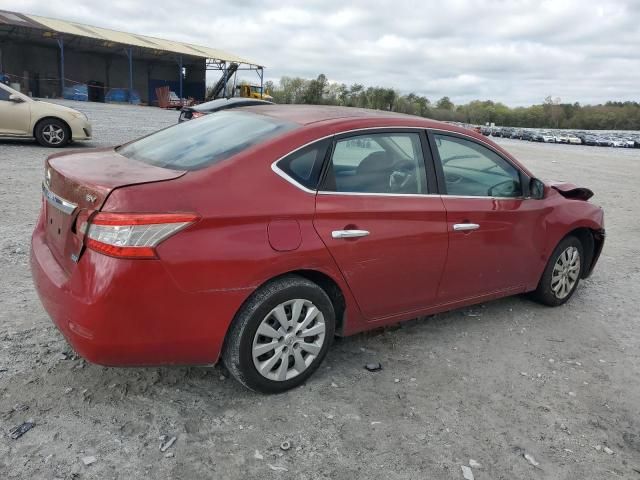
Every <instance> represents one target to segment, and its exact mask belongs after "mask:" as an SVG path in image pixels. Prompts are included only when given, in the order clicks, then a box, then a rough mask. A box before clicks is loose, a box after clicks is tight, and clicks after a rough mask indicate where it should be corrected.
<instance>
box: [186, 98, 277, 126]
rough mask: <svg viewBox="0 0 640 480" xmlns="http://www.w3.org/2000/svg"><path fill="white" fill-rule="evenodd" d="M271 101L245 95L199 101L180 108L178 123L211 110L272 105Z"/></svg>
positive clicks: (211, 111)
mask: <svg viewBox="0 0 640 480" xmlns="http://www.w3.org/2000/svg"><path fill="white" fill-rule="evenodd" d="M272 104H273V102H269V101H267V100H260V99H257V98H245V97H231V98H217V99H215V100H211V101H210V102H205V103H201V104H200V105H194V106H192V107H183V108H182V109H181V110H180V116H179V117H178V123H180V122H185V121H187V120H192V119H194V118H199V117H202V116H204V115H207V114H209V113H213V112H219V111H220V110H227V109H229V108H238V107H249V106H252V105H272Z"/></svg>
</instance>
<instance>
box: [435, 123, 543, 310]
mask: <svg viewBox="0 0 640 480" xmlns="http://www.w3.org/2000/svg"><path fill="white" fill-rule="evenodd" d="M430 139H431V143H432V144H433V145H434V146H435V149H434V156H435V157H436V166H437V167H439V170H440V171H441V173H440V174H441V178H442V179H443V182H442V183H444V190H445V191H444V192H442V193H443V195H442V200H443V202H444V206H445V209H446V211H447V227H448V231H449V254H448V258H447V264H446V266H445V269H444V274H443V277H442V282H441V285H440V290H439V293H438V298H439V300H440V303H449V302H452V301H458V300H465V299H471V298H474V297H479V296H482V295H487V294H492V293H497V292H503V291H504V292H507V291H510V292H515V291H522V290H524V288H525V285H526V283H527V282H529V281H530V280H531V277H532V272H530V271H529V270H528V266H529V265H530V264H531V262H530V259H531V258H536V257H535V256H536V255H540V253H539V248H538V247H537V246H536V245H537V244H538V243H539V242H537V241H536V238H538V235H536V225H538V224H539V220H540V219H541V218H542V210H541V208H542V202H539V201H537V200H532V199H528V198H523V185H522V178H523V177H521V174H520V172H519V170H518V169H517V168H516V167H515V166H514V165H512V164H511V163H510V162H509V161H508V160H506V159H505V158H503V157H502V156H501V155H499V154H498V153H496V152H494V151H493V150H491V149H489V148H488V147H486V146H484V145H481V144H480V143H479V142H476V141H474V140H472V139H467V138H462V137H459V136H455V135H446V134H438V133H434V134H433V135H432V136H430ZM440 167H441V168H440Z"/></svg>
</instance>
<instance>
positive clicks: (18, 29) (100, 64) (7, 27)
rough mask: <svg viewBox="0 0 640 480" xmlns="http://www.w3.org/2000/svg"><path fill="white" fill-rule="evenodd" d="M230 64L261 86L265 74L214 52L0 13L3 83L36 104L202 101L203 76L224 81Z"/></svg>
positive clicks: (258, 67)
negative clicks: (164, 91) (166, 94)
mask: <svg viewBox="0 0 640 480" xmlns="http://www.w3.org/2000/svg"><path fill="white" fill-rule="evenodd" d="M232 64H236V65H237V66H238V68H237V70H255V71H256V72H257V73H258V77H259V78H260V79H262V78H263V66H261V65H257V64H256V63H254V62H251V61H249V60H246V59H244V58H241V57H238V56H236V55H233V54H230V53H226V52H223V51H220V50H216V49H213V48H209V47H202V46H199V45H193V44H189V43H183V42H175V41H172V40H164V39H160V38H154V37H148V36H145V35H137V34H133V33H124V32H118V31H116V30H109V29H105V28H99V27H93V26H89V25H82V24H79V23H74V22H69V21H65V20H57V19H52V18H45V17H39V16H36V15H26V14H21V13H15V12H7V11H3V10H0V79H2V80H3V81H7V80H8V83H9V84H11V85H14V86H18V87H19V89H20V90H21V91H22V92H23V93H26V94H31V95H32V96H34V97H62V96H65V97H67V98H71V97H74V96H78V97H79V98H77V99H83V100H85V99H86V100H89V101H104V100H105V97H106V98H107V99H108V100H109V99H111V100H114V101H128V102H131V103H137V102H138V101H141V102H143V103H149V104H152V103H153V102H154V101H155V100H156V94H155V89H156V88H157V87H161V86H166V85H168V86H169V87H170V88H171V90H172V91H174V92H175V93H176V94H177V95H178V96H180V97H184V98H187V97H193V98H194V99H196V100H203V99H204V97H205V90H206V71H207V70H218V71H220V73H221V77H222V78H223V79H226V78H227V76H228V77H231V74H228V75H227V73H226V72H227V71H229V70H228V69H229V67H231V65H232ZM235 70H236V69H235V68H231V71H235ZM63 79H64V80H63ZM131 90H133V91H134V94H133V95H130V94H129V92H130V91H131ZM82 97H84V98H82ZM74 98H75V97H74Z"/></svg>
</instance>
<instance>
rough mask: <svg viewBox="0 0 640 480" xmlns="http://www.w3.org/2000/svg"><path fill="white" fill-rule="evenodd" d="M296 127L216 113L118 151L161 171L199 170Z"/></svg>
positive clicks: (251, 116) (247, 115) (248, 115)
mask: <svg viewBox="0 0 640 480" xmlns="http://www.w3.org/2000/svg"><path fill="white" fill-rule="evenodd" d="M295 127H296V124H294V123H289V122H283V121H282V120H277V119H274V118H271V117H265V116H262V115H256V114H254V113H250V112H217V113H214V114H211V115H207V116H206V117H202V118H199V119H197V120H190V121H188V122H184V123H180V124H178V125H175V126H172V127H169V128H166V129H164V130H160V131H159V132H156V133H154V134H152V135H149V136H148V137H144V138H141V139H140V140H136V141H133V142H131V143H128V144H126V145H123V146H122V147H119V148H118V149H117V151H118V153H119V154H120V155H123V156H125V157H127V158H132V159H134V160H138V161H140V162H144V163H149V164H151V165H156V166H158V167H165V168H171V169H174V170H198V169H200V168H204V167H207V166H209V165H212V164H214V163H217V162H219V161H221V160H224V159H226V158H229V157H231V156H233V155H236V154H238V153H240V152H242V151H243V150H246V149H247V148H249V147H252V146H254V145H257V144H259V143H261V142H264V141H266V140H268V139H271V138H273V137H276V136H277V135H280V134H282V133H284V132H287V131H289V130H292V129H293V128H295Z"/></svg>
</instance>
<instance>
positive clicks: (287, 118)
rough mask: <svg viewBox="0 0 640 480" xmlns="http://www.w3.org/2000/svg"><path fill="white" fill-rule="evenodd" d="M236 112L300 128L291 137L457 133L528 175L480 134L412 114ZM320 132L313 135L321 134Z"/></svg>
mask: <svg viewBox="0 0 640 480" xmlns="http://www.w3.org/2000/svg"><path fill="white" fill-rule="evenodd" d="M237 110H239V111H244V112H251V113H254V114H257V115H264V116H268V117H272V118H274V119H277V120H280V121H283V122H289V123H294V124H298V125H299V126H300V128H298V129H294V131H291V132H290V135H295V130H303V131H316V132H320V133H322V134H333V135H335V134H339V133H342V132H347V131H354V130H359V129H361V128H385V127H392V128H397V127H409V128H424V129H433V130H440V131H445V132H452V133H458V134H461V135H464V136H467V137H471V138H474V139H475V140H477V141H479V142H480V143H484V144H486V145H489V146H491V147H492V148H493V149H495V150H497V151H499V152H501V153H502V154H503V155H504V156H506V157H507V158H509V159H511V160H512V161H513V162H514V163H516V164H517V165H518V166H519V167H520V168H521V169H522V170H523V171H524V172H525V173H526V174H527V175H530V176H532V174H531V172H529V170H528V169H527V168H526V167H525V166H524V165H522V164H521V163H519V162H518V161H517V160H516V159H515V158H514V157H513V155H511V154H510V153H509V152H507V151H506V150H505V149H504V148H502V147H501V146H500V145H497V144H496V143H494V142H492V141H491V140H490V139H488V138H486V137H485V136H484V135H482V134H481V133H478V132H476V131H475V130H470V129H467V128H464V127H459V126H457V125H452V124H450V123H445V122H439V121H437V120H431V119H428V118H424V117H418V116H415V115H406V114H404V113H396V112H387V111H381V110H369V109H365V108H355V107H335V106H329V105H290V104H286V105H282V104H280V105H278V104H272V105H260V106H259V107H240V108H238V109H237ZM320 133H316V135H317V134H320Z"/></svg>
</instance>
